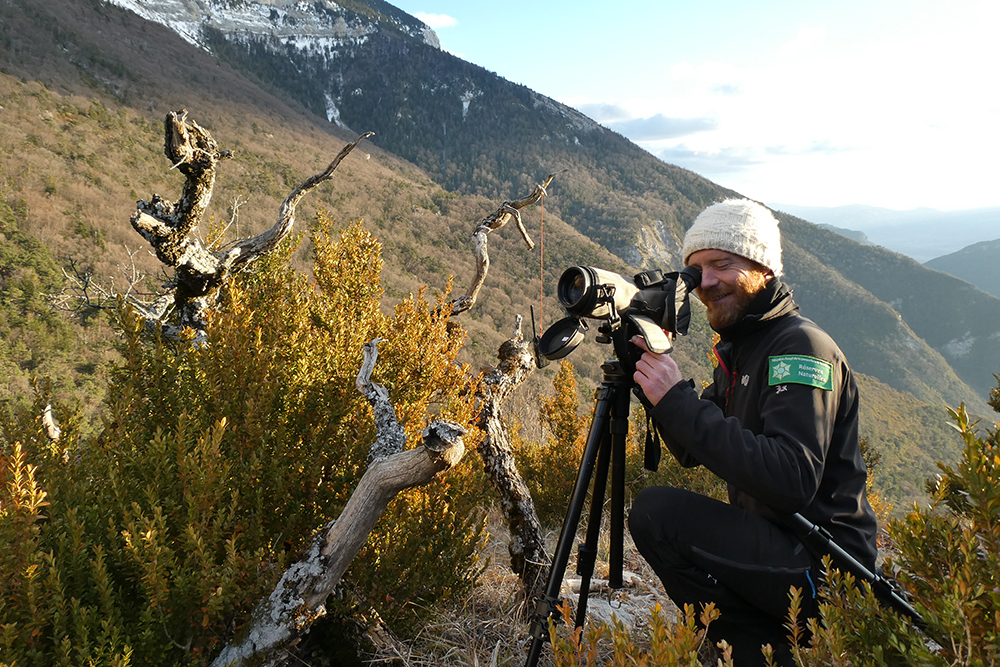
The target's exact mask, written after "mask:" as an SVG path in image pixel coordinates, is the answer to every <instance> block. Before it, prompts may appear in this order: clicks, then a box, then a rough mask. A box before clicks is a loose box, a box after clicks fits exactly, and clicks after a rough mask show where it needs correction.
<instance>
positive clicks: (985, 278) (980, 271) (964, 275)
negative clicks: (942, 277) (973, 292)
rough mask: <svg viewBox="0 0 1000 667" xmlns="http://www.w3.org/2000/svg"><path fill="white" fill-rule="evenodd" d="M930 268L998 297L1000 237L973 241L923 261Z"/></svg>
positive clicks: (999, 283) (999, 292)
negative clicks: (948, 253)
mask: <svg viewBox="0 0 1000 667" xmlns="http://www.w3.org/2000/svg"><path fill="white" fill-rule="evenodd" d="M924 264H925V265H926V266H929V267H930V268H932V269H937V270H938V271H944V272H945V273H950V274H951V275H953V276H956V277H958V278H961V279H962V280H966V281H968V282H970V283H972V284H973V285H975V286H976V287H978V288H979V289H981V290H983V291H984V292H989V293H990V294H992V295H993V296H996V297H1000V239H997V240H995V241H983V242H982V243H974V244H972V245H970V246H968V247H966V248H962V249H961V250H959V251H958V252H953V253H951V254H950V255H944V256H943V257H936V258H934V259H932V260H930V261H929V262H925V263H924Z"/></svg>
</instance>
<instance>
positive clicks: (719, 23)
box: [390, 0, 1000, 211]
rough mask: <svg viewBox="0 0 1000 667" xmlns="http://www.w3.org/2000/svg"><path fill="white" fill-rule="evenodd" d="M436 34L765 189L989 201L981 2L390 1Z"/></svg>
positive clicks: (993, 156)
mask: <svg viewBox="0 0 1000 667" xmlns="http://www.w3.org/2000/svg"><path fill="white" fill-rule="evenodd" d="M390 2H391V3H392V4H394V5H395V6H397V7H399V8H400V9H402V10H404V11H406V12H407V13H409V14H412V15H414V16H416V17H418V18H420V19H421V20H423V21H424V22H425V23H427V24H428V25H430V26H431V27H432V28H434V30H435V32H436V33H437V35H438V38H439V39H440V41H441V47H442V48H443V49H444V50H446V51H449V52H451V53H454V54H455V55H457V56H459V57H461V58H463V59H464V60H467V61H469V62H471V63H474V64H476V65H480V66H481V67H484V68H486V69H487V70H490V71H492V72H495V73H496V74H499V75H500V76H502V77H503V78H505V79H507V80H509V81H512V82H515V83H520V84H523V85H525V86H527V87H529V88H531V89H532V90H535V91H536V92H539V93H542V94H543V95H547V96H549V97H551V98H553V99H556V100H558V101H560V102H562V103H564V104H567V105H569V106H571V107H574V108H576V109H579V110H580V111H582V112H584V113H586V114H587V115H588V116H590V117H591V118H593V119H594V120H596V121H598V122H600V123H601V124H602V125H604V126H605V127H608V128H610V129H612V130H615V131H616V132H619V133H621V134H623V135H624V136H626V137H628V138H629V139H631V140H632V141H633V142H635V143H636V144H638V145H640V146H642V147H643V148H644V149H646V150H647V151H649V152H650V153H652V154H653V155H656V156H657V157H660V158H661V159H663V160H665V161H666V162H670V163H673V164H677V165H680V166H682V167H685V168H688V169H691V170H692V171H694V172H697V173H698V174H701V175H702V176H705V177H707V178H709V179H710V180H712V181H714V182H716V183H718V184H719V185H722V186H725V187H728V188H732V189H733V190H736V191H737V192H740V193H741V194H743V195H745V196H748V197H750V198H752V199H756V200H758V201H762V202H765V203H767V204H779V203H780V204H790V205H798V206H842V205H848V204H866V205H870V206H879V207H885V208H891V209H896V210H910V209H915V208H922V207H929V208H935V209H939V210H943V211H954V210H965V209H973V208H985V207H994V206H1000V37H998V34H1000V2H998V1H997V0H987V1H984V0H937V1H928V0H832V1H831V0H794V1H792V0H757V1H756V2H747V1H736V0H683V1H678V0H617V1H616V2H614V3H611V2H600V3H597V2H590V1H589V0H543V1H542V2H538V1H537V0H530V1H529V0H505V1H504V2H486V1H480V0H390Z"/></svg>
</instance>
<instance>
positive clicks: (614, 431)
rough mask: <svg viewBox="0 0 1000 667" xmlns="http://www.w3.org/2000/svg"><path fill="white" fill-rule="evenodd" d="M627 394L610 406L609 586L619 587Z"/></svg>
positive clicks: (617, 395)
mask: <svg viewBox="0 0 1000 667" xmlns="http://www.w3.org/2000/svg"><path fill="white" fill-rule="evenodd" d="M629 401H630V397H629V393H628V392H627V391H617V392H616V393H615V398H614V402H613V403H612V404H611V535H610V538H609V539H610V547H609V553H608V586H609V587H610V588H613V589H619V588H621V587H622V563H623V561H624V560H625V446H626V444H627V441H628V412H629Z"/></svg>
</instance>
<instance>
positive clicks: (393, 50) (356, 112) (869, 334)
mask: <svg viewBox="0 0 1000 667" xmlns="http://www.w3.org/2000/svg"><path fill="white" fill-rule="evenodd" d="M116 1H117V2H118V4H122V5H127V6H128V7H130V8H131V10H134V11H128V10H126V9H122V8H120V7H118V6H115V5H111V4H108V3H105V2H102V1H101V0H46V1H44V2H43V1H42V0H8V2H6V3H0V107H2V108H0V114H3V116H2V121H0V137H5V139H4V141H6V142H8V143H9V147H8V146H4V148H5V149H6V150H5V151H4V152H3V153H2V154H0V172H2V173H0V176H3V178H2V179H0V194H6V195H9V197H8V198H9V199H10V200H11V201H14V200H15V199H17V198H23V199H24V200H25V201H26V202H27V204H26V208H25V211H27V212H26V213H25V220H26V222H25V229H26V230H27V231H30V232H31V233H32V234H35V235H36V236H37V237H38V238H40V239H43V240H44V243H45V244H47V245H48V246H49V247H50V249H51V251H52V253H53V255H54V256H58V257H67V256H72V257H78V258H79V257H87V258H88V261H89V262H90V263H91V266H93V267H94V268H95V269H96V270H97V271H99V272H106V273H110V272H111V271H113V270H114V267H115V265H116V260H118V261H120V259H121V257H120V252H118V250H117V248H120V247H121V244H122V243H129V244H131V245H133V246H134V244H135V243H136V242H137V239H136V238H135V237H134V235H133V234H132V232H131V229H129V228H128V224H127V218H128V216H129V215H130V213H131V212H132V208H133V206H134V201H135V199H136V198H137V197H143V198H146V197H149V196H150V195H151V194H152V193H153V192H162V193H163V194H164V195H166V196H176V193H175V192H174V191H173V189H176V187H177V184H176V178H177V175H176V173H174V172H168V171H167V168H168V167H169V165H164V164H162V162H163V161H164V158H163V156H162V151H161V150H160V148H159V146H161V145H162V134H160V132H161V130H159V129H158V127H159V128H162V120H163V117H164V114H165V113H166V111H168V110H176V109H180V108H187V109H188V110H189V111H190V114H191V117H192V118H194V119H195V120H197V121H198V122H199V123H202V124H204V125H205V126H206V127H209V128H210V129H211V130H212V132H213V134H215V135H216V138H217V139H218V140H219V141H220V145H222V144H225V146H224V147H226V148H229V147H230V146H231V147H232V148H233V149H234V154H235V156H236V159H234V160H232V161H230V162H227V164H226V166H225V168H224V169H220V181H219V188H220V194H219V195H218V196H217V197H216V198H215V199H214V202H215V203H214V204H213V208H217V209H218V210H217V211H216V213H217V215H218V216H219V218H220V219H229V218H230V217H231V216H235V212H234V207H235V203H233V204H230V203H229V202H231V201H234V200H233V199H232V197H233V196H235V195H240V196H244V197H246V198H248V199H249V201H250V202H251V203H250V204H247V205H244V206H243V208H241V209H240V217H239V221H240V223H239V224H241V225H243V227H242V229H243V231H244V232H246V231H247V230H248V229H260V228H261V226H262V225H265V224H268V225H269V222H270V221H267V220H266V217H267V212H269V211H272V210H273V211H276V210H277V205H278V203H279V202H280V200H281V199H282V198H283V197H284V195H285V194H287V192H288V190H289V189H290V187H291V186H294V185H297V184H298V183H299V182H301V179H302V178H303V177H304V176H305V175H308V174H310V173H315V171H313V170H316V169H317V165H319V169H322V167H323V166H325V164H326V162H325V161H324V160H329V159H330V150H331V148H330V147H331V146H336V148H334V149H333V152H334V153H335V152H336V150H339V148H340V146H342V145H343V144H342V143H340V142H342V141H343V140H344V139H348V140H350V139H353V138H355V137H356V136H357V133H360V132H363V131H367V130H373V131H375V132H376V135H375V137H374V138H373V139H372V142H373V143H372V144H371V145H372V148H370V149H369V150H370V152H371V156H372V157H373V158H374V159H372V160H370V161H364V160H359V161H353V162H351V163H350V164H345V165H344V167H343V168H342V170H340V171H338V174H337V181H336V184H335V185H331V186H330V187H329V188H326V189H324V191H323V193H322V194H321V195H320V196H319V203H312V202H304V203H303V206H302V209H301V211H300V216H299V217H300V219H304V220H306V219H308V211H309V207H310V206H314V207H315V206H319V205H322V206H323V207H324V208H326V209H327V210H328V211H330V212H331V214H332V215H334V216H335V217H336V218H337V219H338V220H344V221H346V220H352V219H356V218H363V219H364V220H365V224H366V225H367V226H368V227H369V228H370V229H371V230H372V232H373V233H374V234H376V236H378V237H379V239H380V241H382V242H383V252H384V254H385V256H386V270H385V273H386V282H387V284H388V287H387V291H386V293H387V295H388V296H389V297H400V296H405V295H406V294H408V293H409V292H412V291H415V290H416V289H419V286H420V285H430V286H440V285H444V284H446V282H447V276H448V274H452V273H453V274H456V275H457V276H458V278H457V279H458V282H459V284H461V283H463V282H464V281H465V280H467V279H468V278H470V277H471V271H472V269H471V266H470V263H471V260H470V256H469V252H470V251H469V246H468V235H469V232H470V230H471V227H472V225H473V224H474V223H475V222H476V221H478V220H479V219H481V217H482V216H483V215H485V214H487V213H489V212H491V211H492V210H495V208H496V206H497V205H498V204H499V202H501V201H502V200H503V199H505V198H513V197H519V196H523V195H524V194H526V193H528V192H530V191H531V189H532V188H533V187H534V184H535V183H537V182H539V181H541V180H542V179H543V178H544V177H545V176H546V175H547V174H549V173H554V172H560V174H559V176H558V178H557V179H556V181H555V182H554V183H553V184H552V186H550V187H549V194H548V196H547V197H546V198H545V201H544V207H545V208H544V211H545V213H544V224H545V244H544V245H545V253H546V255H545V262H544V267H545V275H544V284H545V294H546V296H545V314H546V321H547V322H551V321H553V320H554V319H556V318H558V317H559V316H560V315H559V314H554V313H558V311H559V308H558V306H557V305H556V303H555V299H554V295H553V292H554V287H555V284H556V282H557V279H558V277H559V275H560V274H561V272H562V271H563V269H564V268H566V267H568V266H572V265H574V264H589V265H596V266H601V267H604V268H608V269H611V270H614V271H618V272H621V273H631V272H635V271H637V270H639V269H642V268H649V267H658V268H679V264H680V262H681V258H680V252H679V251H680V242H681V240H682V239H683V236H684V233H685V230H686V228H687V227H689V226H690V224H691V222H692V221H693V220H694V218H695V216H696V215H697V214H698V212H700V211H701V210H702V209H703V208H704V207H705V206H707V205H709V204H711V203H713V202H716V201H719V200H721V199H723V198H726V197H733V196H738V193H736V192H733V191H732V190H728V189H725V188H723V187H721V186H719V185H717V184H715V183H712V182H711V181H708V180H707V179H705V178H703V177H701V176H699V175H698V174H695V173H693V172H691V171H688V170H685V169H682V168H680V167H677V166H674V165H669V164H665V163H663V162H662V161H660V160H658V159H656V158H655V157H654V156H652V155H650V154H649V153H646V152H645V151H643V150H641V149H640V148H638V147H637V146H635V145H634V144H632V143H631V142H629V141H628V140H626V139H625V138H624V137H622V136H621V135H619V134H616V133H614V132H611V131H610V130H607V129H605V128H603V127H601V126H600V125H598V124H597V123H595V122H593V121H592V120H591V119H589V118H587V117H586V116H585V115H583V114H582V113H580V112H579V111H576V110H574V109H571V108H569V107H567V106H565V105H562V104H560V103H558V102H556V101H554V100H551V99H549V98H547V97H545V96H543V95H540V94H538V93H536V92H534V91H531V90H529V89H527V88H525V87H524V86H519V85H516V84H513V83H511V82H508V81H506V80H504V79H502V78H500V77H498V76H496V75H495V74H493V73H491V72H488V71H487V70H485V69H483V68H481V67H478V66H476V65H474V64H471V63H467V62H464V61H462V60H460V59H458V58H456V57H454V56H453V55H451V54H448V53H445V52H443V51H441V50H440V49H439V48H438V47H437V43H436V38H435V37H434V36H433V32H432V31H430V29H429V28H428V27H427V26H425V25H424V24H422V23H421V22H419V21H418V20H417V19H415V18H413V17H411V16H408V15H406V14H405V13H404V12H401V11H400V10H398V9H396V8H395V7H392V6H391V5H389V4H387V3H385V2H381V1H379V0H367V1H364V2H362V1H361V0H338V2H337V3H333V2H316V3H301V2H292V1H291V0H268V1H267V2H263V1H261V2H255V1H253V0H239V1H236V0H199V2H197V3H193V2H189V1H187V0H156V1H152V0H150V1H141V0H128V1H127V2H126V0H116ZM499 29H500V28H498V30H499ZM35 82H41V83H40V84H39V83H35ZM22 110H23V111H22ZM348 128H349V130H350V131H349V130H348ZM338 144H339V145H338ZM365 145H366V146H367V145H368V143H367V142H366V144H365ZM563 170H565V171H563ZM227 190H228V192H227ZM227 196H230V199H228V200H227V199H226V197H227ZM746 196H749V197H751V198H752V197H753V193H746ZM227 204H228V205H229V208H228V209H227V208H226V206H227ZM772 208H775V209H777V215H778V218H779V220H780V221H781V229H782V234H783V246H784V253H785V267H786V280H787V282H788V283H789V284H790V285H791V287H792V288H793V290H794V292H795V297H796V299H797V301H798V302H799V303H800V305H801V306H802V309H803V312H804V313H805V314H806V315H807V316H809V317H810V318H812V319H814V320H816V321H817V322H818V323H819V324H820V325H821V326H823V327H824V328H826V329H827V330H828V331H830V333H831V334H832V335H833V336H834V337H835V338H836V339H837V341H838V343H839V344H840V346H841V347H842V348H843V349H844V351H845V353H846V354H847V356H848V358H849V359H850V360H851V362H852V366H853V367H854V369H855V371H857V372H858V373H859V374H862V375H864V376H866V378H867V379H866V382H865V385H864V386H865V387H866V389H865V391H867V392H869V394H870V395H869V397H868V399H867V401H866V405H867V406H868V407H867V408H865V410H867V412H865V413H864V414H863V415H862V425H863V427H864V428H865V429H866V432H865V435H866V436H868V437H869V438H871V439H872V444H873V445H875V446H876V447H877V448H879V449H880V450H882V451H884V452H886V456H887V459H891V460H892V461H894V462H895V463H892V464H891V465H895V466H897V467H900V468H904V467H906V465H907V462H908V461H909V460H910V459H911V458H913V455H912V450H913V449H914V448H918V449H920V450H921V451H922V452H924V454H925V455H926V457H927V458H931V459H932V458H933V457H934V456H937V457H942V458H948V457H949V452H950V453H951V454H954V452H955V451H957V447H958V446H959V444H958V442H957V438H956V436H954V434H953V433H951V432H950V430H949V429H947V428H946V427H943V426H942V425H943V424H944V422H945V421H946V417H945V412H944V409H943V406H945V405H950V406H957V405H958V404H959V403H960V402H964V403H966V405H968V406H969V407H970V409H971V410H972V411H973V412H974V413H977V414H981V415H985V414H988V413H989V408H988V407H987V404H986V398H987V396H988V394H989V391H990V389H991V388H992V387H994V386H995V385H996V382H995V380H994V378H993V373H996V372H1000V346H998V345H996V340H997V338H998V337H1000V299H997V298H995V297H993V296H990V295H987V294H985V293H983V292H981V291H979V290H975V289H973V288H971V287H970V286H969V285H968V284H967V283H965V282H963V281H961V280H958V279H955V278H952V277H951V276H948V275H945V274H943V273H941V272H939V271H936V270H933V269H929V268H927V267H924V266H922V265H921V264H920V263H919V262H917V261H914V260H913V259H910V258H909V257H904V256H902V255H900V254H898V251H894V250H895V249H894V248H892V246H890V245H887V244H886V243H885V242H883V240H880V239H882V237H881V236H878V235H877V234H876V233H875V231H874V228H871V229H870V228H869V227H861V226H860V225H856V224H854V223H853V222H852V221H851V220H844V219H834V220H821V219H817V218H814V217H812V215H811V214H810V213H808V212H803V211H801V210H799V209H794V207H786V208H783V207H780V206H775V207H772ZM260 210H263V211H265V213H255V212H254V211H260ZM533 215H534V212H532V213H531V214H530V215H529V216H527V217H526V224H527V225H528V227H529V230H530V231H531V232H532V233H533V234H534V235H535V236H536V237H537V235H538V231H539V226H540V224H541V221H540V220H539V219H538V218H534V217H532V216H533ZM254 216H256V217H254ZM928 216H929V217H928V224H930V222H929V221H930V219H931V218H933V216H932V215H930V214H928ZM858 219H861V217H859V216H856V217H855V218H854V220H858ZM814 222H826V223H828V224H832V225H836V226H838V227H842V228H850V229H858V228H859V227H860V228H861V230H862V231H864V232H865V234H866V235H867V236H868V237H870V238H871V241H872V242H873V243H875V244H877V245H865V244H863V243H860V242H858V241H857V240H852V239H850V238H845V236H843V235H841V234H838V233H834V232H833V231H830V230H827V229H823V228H821V227H819V226H818V225H816V224H813V223H814ZM897 222H898V221H897ZM890 224H891V221H890V223H887V225H885V226H889V225H890ZM970 224H971V223H970ZM952 227H953V226H952V225H951V224H949V225H948V226H947V227H944V226H939V228H938V232H939V234H938V236H945V235H953V233H954V230H953V228H952ZM957 227H960V225H958V226H956V228H957ZM942 230H947V234H945V233H943V232H942ZM507 231H509V230H507ZM504 236H507V237H508V238H507V239H503V237H504ZM515 236H516V235H515V234H509V235H508V234H507V232H506V231H505V232H504V233H503V234H501V235H500V238H499V239H498V240H497V241H496V242H494V241H491V243H494V246H493V250H494V251H495V252H496V253H497V257H496V260H495V261H494V263H493V265H492V268H491V274H490V279H489V283H488V286H487V289H486V290H485V292H484V298H483V302H482V306H481V307H479V306H477V309H476V310H475V311H474V312H473V313H470V317H469V318H466V319H465V320H464V321H463V325H464V326H466V327H467V328H468V330H469V331H470V336H469V338H470V343H469V346H468V347H469V353H470V354H472V355H474V359H473V361H475V362H476V363H483V362H488V361H489V360H490V359H491V358H492V357H493V355H494V353H495V349H496V347H495V344H496V343H497V342H498V341H499V340H500V339H501V336H502V335H503V334H501V333H500V332H501V330H503V331H504V332H506V331H507V330H508V329H509V322H511V321H513V314H514V313H521V314H524V315H526V314H527V306H528V305H529V304H530V303H532V301H533V300H537V298H538V275H537V274H538V270H539V261H538V260H539V258H538V255H537V249H536V250H535V251H534V252H528V251H527V250H526V249H524V248H523V247H522V245H523V244H522V245H519V244H518V242H517V240H515ZM997 236H1000V234H997ZM861 240H863V239H861ZM964 245H967V244H960V245H957V246H955V247H954V248H951V249H949V248H948V247H947V246H946V245H942V246H941V248H942V250H941V252H939V253H937V254H938V255H939V254H945V253H947V252H950V251H952V250H958V249H959V248H961V247H963V246H964ZM880 246H884V247H880ZM501 248H502V251H501ZM887 248H890V249H887ZM116 253H118V254H117V255H116ZM303 254H305V253H303ZM142 259H143V258H142V257H139V260H142ZM696 319H698V320H699V324H698V326H696V327H695V331H694V332H692V335H690V336H689V337H688V338H687V339H685V340H684V341H682V342H681V343H679V345H678V351H677V354H678V356H679V357H681V358H682V360H683V363H684V365H685V368H688V369H690V370H691V373H692V374H693V375H695V376H696V378H698V379H704V378H707V377H708V375H709V370H710V363H709V361H708V358H707V355H706V354H705V351H706V350H707V349H708V347H709V338H710V333H711V332H710V331H709V330H708V328H707V326H704V319H703V318H696ZM606 352H607V351H606V350H603V349H601V348H598V351H594V352H586V351H581V352H579V353H575V355H576V356H577V358H576V359H574V360H573V361H574V363H577V364H578V368H580V369H581V372H582V373H583V374H584V375H585V376H586V377H593V376H594V374H597V375H599V364H600V361H601V360H602V359H603V357H602V355H603V354H605V353H606ZM585 355H589V356H585ZM545 372H548V371H545ZM869 379H870V381H868V380H869ZM901 395H908V398H907V399H906V401H907V405H910V404H911V403H912V402H916V403H918V404H919V405H920V406H923V408H926V409H919V410H918V409H913V408H908V409H906V410H899V411H895V412H891V414H892V415H893V418H892V419H891V420H888V421H887V420H886V419H887V418H886V415H888V414H890V411H889V410H888V409H886V408H885V407H880V406H888V405H890V404H892V405H897V406H898V405H899V404H900V402H901V399H899V398H898V397H899V396H901ZM910 397H912V399H911V398H910ZM901 420H913V421H912V422H908V423H906V424H904V423H902V421H901ZM929 452H930V453H933V456H932V455H931V454H928V453H929ZM921 460H922V459H921ZM932 463H933V462H932V461H931V462H930V463H929V464H928V465H929V466H930V468H931V469H930V470H927V469H926V467H924V468H921V473H928V474H931V473H933V465H932ZM909 474H911V477H910V478H909V481H907V487H906V489H904V490H903V491H902V492H901V493H902V495H904V496H912V495H913V494H914V493H919V491H918V490H917V491H915V489H919V481H917V482H914V481H913V480H914V477H919V475H918V473H915V472H913V471H910V473H909Z"/></svg>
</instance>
